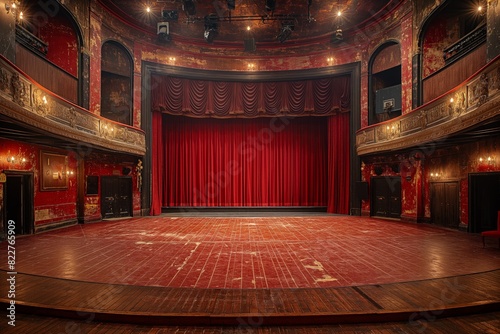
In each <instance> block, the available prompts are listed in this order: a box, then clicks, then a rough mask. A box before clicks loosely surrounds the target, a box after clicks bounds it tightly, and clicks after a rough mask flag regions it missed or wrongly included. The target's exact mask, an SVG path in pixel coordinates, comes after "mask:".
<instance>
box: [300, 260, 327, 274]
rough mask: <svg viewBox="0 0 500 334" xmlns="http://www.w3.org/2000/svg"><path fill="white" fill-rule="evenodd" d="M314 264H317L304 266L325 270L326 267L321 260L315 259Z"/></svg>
mask: <svg viewBox="0 0 500 334" xmlns="http://www.w3.org/2000/svg"><path fill="white" fill-rule="evenodd" d="M314 264H315V265H314V266H304V268H307V269H312V270H319V271H325V268H323V264H321V262H319V261H318V260H315V261H314Z"/></svg>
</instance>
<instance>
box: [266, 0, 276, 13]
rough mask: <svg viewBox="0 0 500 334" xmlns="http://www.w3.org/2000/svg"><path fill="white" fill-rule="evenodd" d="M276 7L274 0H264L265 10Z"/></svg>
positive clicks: (272, 9)
mask: <svg viewBox="0 0 500 334" xmlns="http://www.w3.org/2000/svg"><path fill="white" fill-rule="evenodd" d="M275 8H276V0H266V10H267V11H269V12H272V11H274V9H275Z"/></svg>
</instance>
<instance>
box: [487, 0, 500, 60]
mask: <svg viewBox="0 0 500 334" xmlns="http://www.w3.org/2000/svg"><path fill="white" fill-rule="evenodd" d="M486 23H487V27H488V28H487V29H488V30H487V32H486V34H487V37H486V43H487V57H488V61H490V60H493V59H494V58H495V57H496V56H498V55H500V1H498V0H491V1H488V12H487V14H486Z"/></svg>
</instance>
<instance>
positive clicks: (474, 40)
mask: <svg viewBox="0 0 500 334" xmlns="http://www.w3.org/2000/svg"><path fill="white" fill-rule="evenodd" d="M485 42H486V24H483V25H481V26H479V27H477V28H476V29H474V30H473V31H471V32H470V33H468V34H467V35H465V36H464V37H462V38H461V39H459V40H458V41H456V42H455V43H453V44H452V45H450V46H448V47H447V48H446V49H444V53H443V58H444V61H445V64H446V65H448V64H451V63H453V62H454V61H455V60H457V59H460V58H462V57H463V56H464V55H466V54H467V53H469V52H471V51H472V50H474V49H475V48H477V47H478V46H479V45H481V44H483V43H485Z"/></svg>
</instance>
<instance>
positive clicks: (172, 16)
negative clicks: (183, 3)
mask: <svg viewBox="0 0 500 334" xmlns="http://www.w3.org/2000/svg"><path fill="white" fill-rule="evenodd" d="M161 17H162V18H163V19H164V20H165V21H177V20H179V12H177V11H176V10H167V9H163V10H162V11H161Z"/></svg>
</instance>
